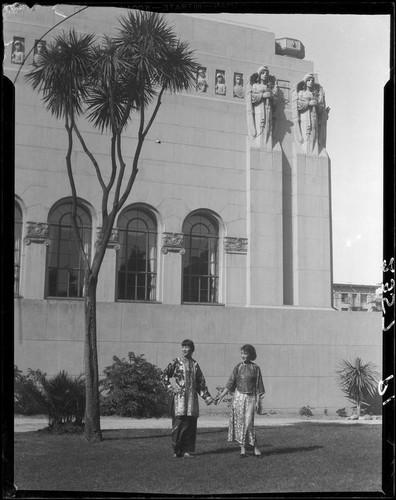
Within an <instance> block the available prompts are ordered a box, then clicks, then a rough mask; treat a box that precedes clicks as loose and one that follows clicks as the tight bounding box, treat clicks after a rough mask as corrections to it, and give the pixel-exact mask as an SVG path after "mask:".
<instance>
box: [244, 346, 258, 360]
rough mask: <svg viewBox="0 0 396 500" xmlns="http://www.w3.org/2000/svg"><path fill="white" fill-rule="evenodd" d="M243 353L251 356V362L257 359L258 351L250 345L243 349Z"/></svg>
mask: <svg viewBox="0 0 396 500" xmlns="http://www.w3.org/2000/svg"><path fill="white" fill-rule="evenodd" d="M241 351H244V352H246V354H247V355H248V356H249V359H250V361H254V360H255V359H256V358H257V354H256V349H255V348H254V347H253V346H252V345H250V344H245V345H243V346H242V347H241Z"/></svg>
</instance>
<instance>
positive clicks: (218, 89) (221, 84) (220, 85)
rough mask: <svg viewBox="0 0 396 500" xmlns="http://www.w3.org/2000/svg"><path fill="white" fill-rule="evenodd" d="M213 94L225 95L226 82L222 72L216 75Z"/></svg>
mask: <svg viewBox="0 0 396 500" xmlns="http://www.w3.org/2000/svg"><path fill="white" fill-rule="evenodd" d="M215 94H218V95H226V84H225V80H224V75H223V74H222V73H217V75H216V85H215Z"/></svg>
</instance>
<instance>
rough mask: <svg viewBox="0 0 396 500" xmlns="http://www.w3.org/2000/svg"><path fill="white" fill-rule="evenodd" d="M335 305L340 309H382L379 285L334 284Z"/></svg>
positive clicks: (371, 310)
mask: <svg viewBox="0 0 396 500" xmlns="http://www.w3.org/2000/svg"><path fill="white" fill-rule="evenodd" d="M333 301H334V307H335V309H337V310H338V311H370V312H373V311H377V312H378V311H381V301H382V293H381V288H380V287H379V285H353V284H351V283H334V284H333Z"/></svg>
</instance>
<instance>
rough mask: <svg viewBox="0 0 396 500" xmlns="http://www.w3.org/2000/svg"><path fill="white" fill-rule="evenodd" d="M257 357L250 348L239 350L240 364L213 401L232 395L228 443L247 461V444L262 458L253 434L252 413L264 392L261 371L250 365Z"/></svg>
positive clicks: (248, 346)
mask: <svg viewBox="0 0 396 500" xmlns="http://www.w3.org/2000/svg"><path fill="white" fill-rule="evenodd" d="M256 357H257V354H256V350H255V348H254V347H253V346H252V345H250V344H245V345H244V346H242V348H241V358H242V362H241V363H238V364H237V365H236V366H235V368H234V369H233V371H232V373H231V376H230V378H229V380H228V382H227V384H226V386H225V387H224V389H223V391H222V392H221V393H220V394H219V395H218V396H217V397H216V398H215V402H216V404H218V403H220V402H221V400H222V399H223V397H224V396H225V395H226V394H227V393H228V392H229V391H230V392H233V393H234V397H233V399H232V407H231V415H230V423H229V427H228V441H236V442H237V443H239V444H240V446H241V458H245V457H246V444H249V445H251V446H253V447H254V455H255V456H256V457H259V456H260V455H261V452H260V450H259V448H258V446H257V438H256V433H255V430H254V412H255V409H256V407H257V405H258V403H259V401H260V398H262V397H263V396H264V393H265V389H264V384H263V378H262V375H261V370H260V367H259V366H257V365H256V364H255V363H253V361H254V360H255V359H256Z"/></svg>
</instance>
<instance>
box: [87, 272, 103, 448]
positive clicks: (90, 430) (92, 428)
mask: <svg viewBox="0 0 396 500" xmlns="http://www.w3.org/2000/svg"><path fill="white" fill-rule="evenodd" d="M85 286H86V291H85V343H84V361H85V385H86V395H85V427H84V435H85V439H86V440H87V441H101V440H102V431H101V429H100V407H99V370H98V351H97V344H96V288H97V278H96V277H95V276H93V275H92V274H91V273H90V272H89V274H88V276H87V277H86V280H85Z"/></svg>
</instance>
